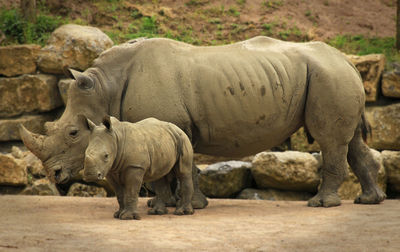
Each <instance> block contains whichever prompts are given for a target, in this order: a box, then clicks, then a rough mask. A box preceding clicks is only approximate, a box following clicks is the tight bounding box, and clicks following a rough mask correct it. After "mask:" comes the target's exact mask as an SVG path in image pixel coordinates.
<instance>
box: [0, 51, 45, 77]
mask: <svg viewBox="0 0 400 252" xmlns="http://www.w3.org/2000/svg"><path fill="white" fill-rule="evenodd" d="M40 48H41V47H40V46H39V45H12V46H0V75H5V76H7V77H11V76H17V75H21V74H31V73H35V72H36V60H37V57H38V54H39V51H40Z"/></svg>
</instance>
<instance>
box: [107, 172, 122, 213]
mask: <svg viewBox="0 0 400 252" xmlns="http://www.w3.org/2000/svg"><path fill="white" fill-rule="evenodd" d="M107 181H108V183H110V185H111V186H112V187H113V188H114V191H115V194H116V195H117V200H118V205H119V209H118V211H116V212H115V213H114V218H117V219H118V218H119V214H120V213H121V211H122V210H123V209H124V191H123V188H122V186H121V185H120V184H119V183H118V182H117V181H116V180H115V179H114V177H112V176H107Z"/></svg>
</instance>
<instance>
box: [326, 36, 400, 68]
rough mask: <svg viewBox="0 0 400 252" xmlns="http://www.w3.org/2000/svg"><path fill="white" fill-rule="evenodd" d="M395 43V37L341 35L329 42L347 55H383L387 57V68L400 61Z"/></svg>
mask: <svg viewBox="0 0 400 252" xmlns="http://www.w3.org/2000/svg"><path fill="white" fill-rule="evenodd" d="M395 43H396V41H395V38H394V37H386V38H376V37H375V38H366V37H364V36H362V35H356V36H351V35H340V36H336V37H335V38H333V39H331V40H329V41H328V44H330V45H331V46H333V47H335V48H337V49H339V50H341V51H343V52H345V53H347V54H356V55H367V54H371V53H382V54H384V55H385V56H386V62H387V64H388V65H387V66H389V65H390V63H391V62H393V61H399V60H400V54H399V52H398V51H397V50H396V47H395Z"/></svg>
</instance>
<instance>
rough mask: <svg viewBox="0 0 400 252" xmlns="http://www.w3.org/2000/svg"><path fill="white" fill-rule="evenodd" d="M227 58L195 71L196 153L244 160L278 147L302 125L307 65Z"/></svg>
mask: <svg viewBox="0 0 400 252" xmlns="http://www.w3.org/2000/svg"><path fill="white" fill-rule="evenodd" d="M223 56H224V57H219V58H213V59H212V60H207V59H205V60H204V61H205V62H207V64H201V63H200V64H198V65H197V66H196V73H197V74H196V80H195V83H196V84H195V88H194V90H195V91H196V92H197V96H198V99H197V100H196V101H195V102H196V103H197V104H192V106H191V108H193V109H192V111H193V113H192V118H193V121H194V124H195V126H196V127H197V128H198V131H199V133H200V137H199V139H198V141H197V143H196V151H197V152H201V153H208V154H218V155H228V156H232V155H238V156H240V155H247V154H250V153H255V152H257V151H262V150H265V149H267V148H270V147H273V146H276V145H279V144H280V143H282V142H283V141H284V140H285V139H286V138H287V137H288V136H290V135H291V134H292V133H293V132H294V131H296V130H297V129H298V127H300V125H301V124H302V123H303V114H304V104H305V98H306V79H307V78H306V74H307V71H306V66H305V64H303V65H302V64H300V62H299V64H298V65H295V64H294V63H293V62H290V60H289V59H288V58H281V57H279V56H276V57H273V56H274V55H272V56H271V54H270V55H269V57H267V56H263V55H259V54H258V53H247V54H243V55H239V56H235V57H232V55H229V54H226V55H223ZM200 62H201V61H200Z"/></svg>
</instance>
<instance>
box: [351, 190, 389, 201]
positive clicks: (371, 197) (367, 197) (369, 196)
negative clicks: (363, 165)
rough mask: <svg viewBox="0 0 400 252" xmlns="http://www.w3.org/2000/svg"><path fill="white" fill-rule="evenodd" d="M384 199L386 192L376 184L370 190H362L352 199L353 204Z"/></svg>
mask: <svg viewBox="0 0 400 252" xmlns="http://www.w3.org/2000/svg"><path fill="white" fill-rule="evenodd" d="M384 199H386V194H385V193H384V192H383V191H382V190H381V189H380V188H379V187H377V186H375V188H374V189H373V190H371V191H368V192H363V193H362V194H361V195H359V196H357V198H356V199H355V200H354V203H355V204H379V203H380V202H382V201H383V200H384Z"/></svg>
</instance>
